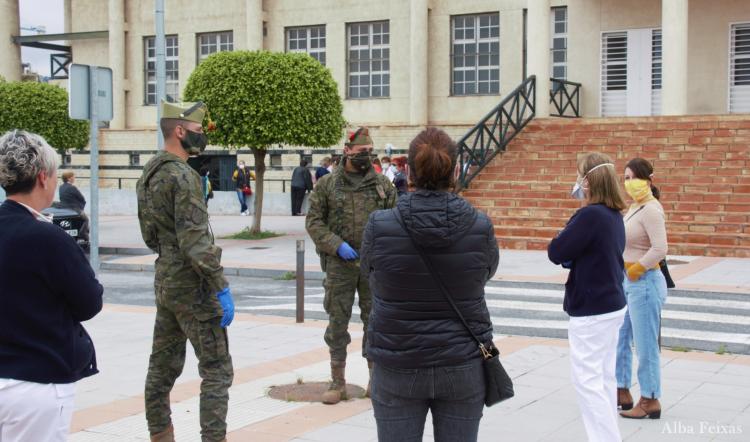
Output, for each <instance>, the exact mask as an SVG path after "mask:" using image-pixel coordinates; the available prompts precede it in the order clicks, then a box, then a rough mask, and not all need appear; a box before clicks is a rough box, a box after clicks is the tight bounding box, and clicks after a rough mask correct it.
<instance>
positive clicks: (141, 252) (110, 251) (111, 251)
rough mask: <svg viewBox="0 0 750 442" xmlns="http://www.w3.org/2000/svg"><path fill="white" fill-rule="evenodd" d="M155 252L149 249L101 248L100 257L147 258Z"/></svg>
mask: <svg viewBox="0 0 750 442" xmlns="http://www.w3.org/2000/svg"><path fill="white" fill-rule="evenodd" d="M153 253H154V252H153V251H152V250H151V249H148V248H145V247H143V248H141V247H108V246H100V247H99V254H100V255H126V256H145V255H152V254H153Z"/></svg>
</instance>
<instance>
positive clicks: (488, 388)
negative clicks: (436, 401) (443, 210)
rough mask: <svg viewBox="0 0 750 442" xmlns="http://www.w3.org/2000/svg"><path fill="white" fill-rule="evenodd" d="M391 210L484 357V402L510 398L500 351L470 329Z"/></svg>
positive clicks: (496, 401)
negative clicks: (484, 341)
mask: <svg viewBox="0 0 750 442" xmlns="http://www.w3.org/2000/svg"><path fill="white" fill-rule="evenodd" d="M391 210H393V213H394V215H395V216H396V220H397V221H398V223H399V224H400V225H401V227H402V228H403V229H404V231H405V232H406V234H407V235H409V239H410V240H411V243H412V245H413V246H414V248H415V249H416V250H417V252H419V255H420V256H421V257H422V261H424V264H425V266H427V269H428V270H429V271H430V273H431V274H432V277H433V278H434V279H435V281H436V282H437V285H438V287H439V288H440V291H441V292H443V295H444V296H445V298H446V299H447V300H448V303H450V305H451V307H453V310H454V311H455V312H456V315H458V318H459V319H460V320H461V323H463V325H464V327H466V330H468V332H469V334H471V336H472V337H473V338H474V340H475V341H477V344H478V345H479V351H480V352H481V353H482V358H483V359H484V361H483V364H482V367H483V368H484V377H485V395H484V404H485V405H486V406H488V407H491V406H493V405H495V404H497V403H500V402H502V401H504V400H507V399H510V398H512V397H513V395H514V392H513V381H512V380H511V379H510V376H508V373H507V372H506V371H505V368H504V367H503V364H502V363H500V352H499V351H498V349H497V348H496V347H495V345H494V344H493V343H492V341H490V342H488V343H486V344H485V343H483V342H482V341H481V340H480V339H479V338H478V337H477V335H475V334H474V332H473V331H472V330H471V327H469V324H468V323H467V322H466V319H464V316H463V315H462V314H461V311H460V310H459V309H458V306H457V305H456V303H455V302H453V297H452V296H451V295H450V292H448V289H447V288H446V287H445V285H444V284H443V281H442V279H440V275H439V274H438V273H437V272H436V271H435V268H434V267H432V262H430V260H429V259H428V258H427V255H426V254H425V253H424V250H422V248H421V247H419V246H418V245H417V242H416V241H415V240H414V238H413V237H412V236H411V232H409V229H407V228H406V225H405V224H404V221H403V219H402V218H401V213H399V211H398V209H397V208H394V209H391Z"/></svg>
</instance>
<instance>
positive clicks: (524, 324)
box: [237, 301, 750, 345]
mask: <svg viewBox="0 0 750 442" xmlns="http://www.w3.org/2000/svg"><path fill="white" fill-rule="evenodd" d="M508 302H513V303H516V304H518V303H521V302H520V301H508ZM529 304H539V303H529ZM548 306H549V307H550V308H551V307H552V306H553V305H552V304H549V305H548ZM554 307H555V310H556V311H559V309H560V306H559V305H555V306H554ZM237 309H238V310H243V311H262V310H291V311H293V310H295V309H296V304H274V305H259V306H251V307H238V308H237ZM305 311H308V312H319V313H322V312H325V309H324V308H323V306H322V305H320V304H308V305H306V306H305ZM359 313H360V311H359V308H358V307H357V306H356V305H355V306H354V307H353V309H352V315H354V316H358V315H359ZM675 313H677V315H675V316H681V315H682V313H683V312H679V313H678V312H675V311H666V310H665V311H663V317H665V318H668V317H670V315H672V314H675ZM684 313H686V316H688V317H687V319H689V320H696V314H694V313H688V312H684ZM705 315H707V314H703V320H707V321H708V320H709V319H708V317H707V316H705ZM700 316H701V315H697V317H700ZM713 316H716V317H721V318H722V320H721V321H720V322H724V323H729V322H728V321H727V317H729V315H713ZM730 318H731V319H735V320H736V319H737V318H739V317H736V316H735V317H730ZM491 319H492V323H493V325H494V326H495V327H519V328H536V329H543V330H544V329H546V330H565V331H567V329H568V321H567V320H551V319H531V318H508V317H500V316H493V317H492V318H491ZM674 319H682V318H681V317H675V318H674ZM740 319H744V318H740ZM716 320H717V319H716V318H714V319H711V320H710V321H712V322H715V321H716ZM662 336H663V337H665V338H676V339H690V340H696V341H707V342H719V343H727V344H730V343H734V344H745V345H750V335H748V334H743V333H725V332H715V331H706V330H687V329H676V328H663V329H662Z"/></svg>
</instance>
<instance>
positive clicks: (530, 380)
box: [513, 372, 570, 390]
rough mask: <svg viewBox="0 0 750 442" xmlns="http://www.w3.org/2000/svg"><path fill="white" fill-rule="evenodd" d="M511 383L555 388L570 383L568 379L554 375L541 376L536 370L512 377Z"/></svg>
mask: <svg viewBox="0 0 750 442" xmlns="http://www.w3.org/2000/svg"><path fill="white" fill-rule="evenodd" d="M513 384H514V385H528V386H530V387H539V388H549V389H553V390H557V389H559V388H562V387H563V386H565V385H567V384H570V380H569V379H564V378H560V377H554V376H541V375H539V374H537V373H536V372H531V373H527V374H524V375H522V376H519V377H517V378H513Z"/></svg>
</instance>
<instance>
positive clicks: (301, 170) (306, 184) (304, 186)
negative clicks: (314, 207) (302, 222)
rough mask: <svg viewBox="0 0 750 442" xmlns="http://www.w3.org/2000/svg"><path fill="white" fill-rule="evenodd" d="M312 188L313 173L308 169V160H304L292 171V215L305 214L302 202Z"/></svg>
mask: <svg viewBox="0 0 750 442" xmlns="http://www.w3.org/2000/svg"><path fill="white" fill-rule="evenodd" d="M312 189H313V183H312V175H311V174H310V171H309V170H307V161H305V160H302V161H300V162H299V166H297V167H295V168H294V170H293V171H292V192H291V195H292V216H299V215H303V213H302V203H303V202H304V200H305V193H307V192H310V191H312Z"/></svg>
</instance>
